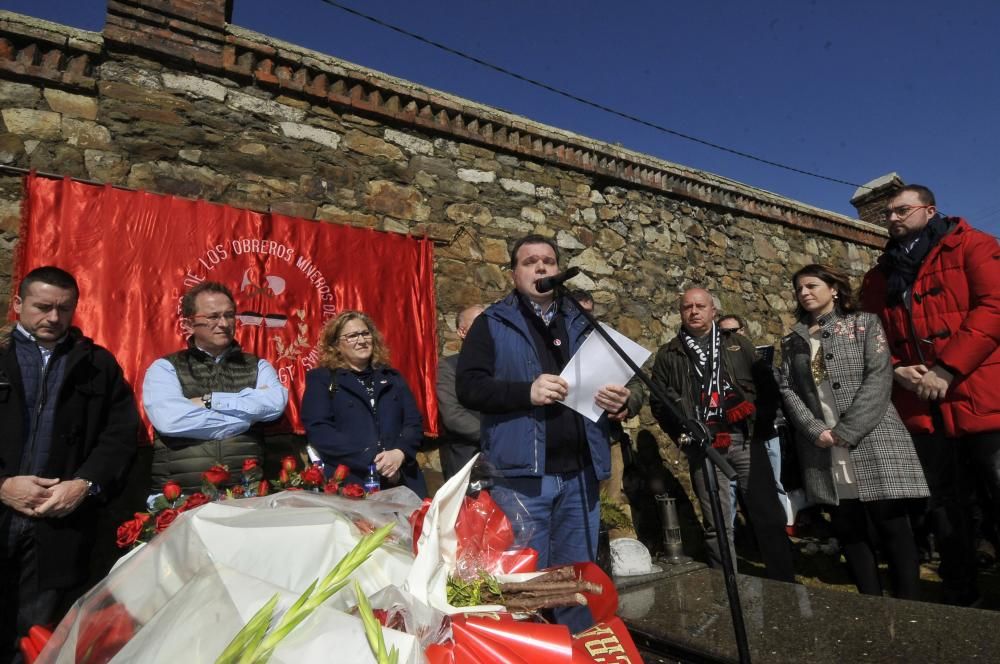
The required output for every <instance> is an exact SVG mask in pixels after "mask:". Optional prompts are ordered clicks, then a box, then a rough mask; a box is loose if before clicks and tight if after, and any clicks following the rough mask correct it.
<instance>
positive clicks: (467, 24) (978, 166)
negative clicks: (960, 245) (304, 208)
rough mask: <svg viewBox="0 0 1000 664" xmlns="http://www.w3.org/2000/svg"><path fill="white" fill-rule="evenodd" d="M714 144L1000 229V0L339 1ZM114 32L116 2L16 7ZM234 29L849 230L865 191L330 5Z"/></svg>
mask: <svg viewBox="0 0 1000 664" xmlns="http://www.w3.org/2000/svg"><path fill="white" fill-rule="evenodd" d="M338 2H342V3H343V4H345V5H348V6H350V7H353V8H355V9H358V10H360V11H363V12H365V13H368V14H372V15H374V16H377V17H378V18H380V19H382V20H384V21H386V22H389V23H393V24H396V25H398V26H400V27H403V28H405V29H407V30H410V31H412V32H416V33H419V34H421V35H423V36H425V37H427V38H429V39H433V40H435V41H439V42H442V43H444V44H447V45H448V46H451V47H452V48H455V49H458V50H462V51H466V52H468V53H470V54H472V55H475V56H477V57H479V58H482V59H484V60H487V61H490V62H493V63H496V64H498V65H500V66H503V67H505V68H507V69H511V70H513V71H516V72H518V73H521V74H523V75H525V76H528V77H530V78H535V79H538V80H541V81H543V82H545V83H547V84H549V85H552V86H554V87H558V88H562V89H565V90H567V91H570V92H572V93H574V94H576V95H578V96H581V97H585V98H588V99H592V100H594V101H596V102H599V103H601V104H604V105H606V106H610V107H612V108H616V109H619V110H621V111H623V112H626V113H629V114H631V115H636V116H639V117H641V118H644V119H647V120H649V121H651V122H654V123H656V124H659V125H663V126H666V127H669V128H671V129H675V130H677V131H680V132H683V133H685V134H689V135H693V136H697V137H699V138H702V139H705V140H707V141H711V142H713V143H717V144H721V145H725V146H727V147H731V148H733V149H736V150H740V151H743V152H748V153H752V154H755V155H758V156H760V157H763V158H765V159H768V160H771V161H776V162H781V163H784V164H788V165H790V166H794V167H796V168H800V169H803V170H807V171H814V172H817V173H821V174H824V175H828V176H830V177H833V178H836V179H840V180H846V181H849V182H854V183H859V184H860V183H864V182H867V181H869V180H871V179H873V178H875V177H878V176H881V175H884V174H886V173H888V172H891V171H896V172H898V173H899V174H900V176H901V177H902V178H903V179H904V180H906V181H907V182H915V183H921V184H926V185H927V186H929V187H931V188H932V189H933V190H934V191H935V193H936V194H937V198H938V204H939V207H940V208H941V209H942V210H943V211H944V212H946V213H948V214H957V215H961V216H965V217H966V218H968V219H969V221H970V222H972V223H973V224H974V225H976V226H979V227H980V228H984V229H987V230H990V231H991V232H993V233H994V234H1000V130H998V123H1000V120H998V119H1000V39H998V37H997V35H1000V3H998V2H994V1H992V0H953V1H951V2H930V1H928V0H912V1H910V2H871V1H865V0H838V1H833V0H812V1H809V0H760V1H758V2H741V1H738V0H726V1H723V0H701V1H699V2H689V1H686V2H679V1H676V0H641V1H633V2H629V1H627V0H622V1H619V2H607V1H591V0H573V1H570V0H535V1H534V2H527V1H525V0H503V1H498V0H474V1H473V2H456V1H454V0H451V1H446V0H423V1H421V2H413V1H412V0H409V1H403V0H381V1H375V0H373V1H369V2H361V1H360V0H338ZM0 7H2V8H4V9H10V10H12V11H17V12H21V13H26V14H30V15H33V16H38V17H41V18H47V19H49V20H53V21H57V22H61V23H66V24H69V25H74V26H77V27H81V28H85V29H90V30H100V29H101V28H102V26H103V22H104V3H103V2H102V1H101V0H85V1H83V0H0ZM233 22H234V23H235V24H237V25H240V26H242V27H246V28H249V29H252V30H256V31H258V32H262V33H265V34H268V35H272V36H275V37H278V38H280V39H284V40H286V41H289V42H293V43H296V44H299V45H302V46H306V47H309V48H313V49H316V50H318V51H322V52H324V53H328V54H331V55H334V56H337V57H341V58H344V59H346V60H349V61H352V62H356V63H358V64H361V65H364V66H367V67H371V68H374V69H378V70H381V71H384V72H387V73H390V74H393V75H395V76H399V77H402V78H406V79H409V80H411V81H414V82H416V83H420V84H423V85H427V86H430V87H434V88H438V89H441V90H445V91H447V92H451V93H454V94H458V95H461V96H464V97H467V98H469V99H473V100H476V101H478V102H482V103H486V104H490V105H493V106H497V107H500V108H503V109H506V110H508V111H512V112H515V113H518V114H520V115H524V116H527V117H530V118H532V119H535V120H538V121H540V122H544V123H547V124H551V125H555V126H558V127H562V128H565V129H568V130H570V131H574V132H577V133H581V134H584V135H587V136H592V137H594V138H598V139H602V140H606V141H610V142H617V143H621V144H622V145H624V146H625V147H628V148H631V149H634V150H638V151H641V152H645V153H648V154H652V155H655V156H658V157H661V158H664V159H667V160H670V161H673V162H677V163H681V164H684V165H687V166H691V167H695V168H700V169H704V170H707V171H711V172H714V173H718V174H720V175H723V176H726V177H729V178H733V179H736V180H740V181H742V182H745V183H747V184H750V185H753V186H756V187H761V188H763V189H767V190H770V191H774V192H776V193H779V194H782V195H784V196H788V197H790V198H794V199H797V200H800V201H803V202H805V203H808V204H811V205H816V206H818V207H822V208H826V209H828V210H833V211H836V212H841V213H844V214H849V215H853V214H854V209H853V207H851V205H850V202H849V200H850V198H851V196H852V194H853V193H854V188H853V187H851V186H847V185H843V184H836V183H832V182H826V181H823V180H819V179H815V178H811V177H807V176H803V175H799V174H796V173H791V172H788V171H783V170H780V169H776V168H774V167H771V166H766V165H764V164H759V163H756V162H753V161H749V160H746V159H742V158H739V157H736V156H733V155H729V154H726V153H723V152H719V151H717V150H713V149H710V148H708V147H705V146H702V145H698V144H695V143H691V142H688V141H684V140H682V139H679V138H677V137H674V136H670V135H667V134H663V133H661V132H657V131H655V130H653V129H649V128H646V127H642V126H639V125H636V124H633V123H630V122H628V121H627V120H624V119H621V118H617V117H614V116H611V115H608V114H606V113H603V112H601V111H598V110H595V109H592V108H588V107H585V106H582V105H580V104H578V103H576V102H573V101H570V100H567V99H564V98H561V97H558V96H556V95H553V94H552V93H550V92H546V91H543V90H539V89H537V88H534V87H532V86H530V85H528V84H526V83H523V82H520V81H516V80H513V79H510V78H508V77H505V76H503V75H501V74H499V73H496V72H492V71H489V70H485V69H483V68H482V67H480V66H478V65H475V64H473V63H470V62H466V61H463V60H460V59H458V58H456V57H455V56H453V55H449V54H446V53H443V52H441V51H439V50H436V49H434V48H432V47H430V46H428V45H425V44H421V43H419V42H417V41H414V40H412V39H410V38H408V37H405V36H403V35H399V34H397V33H395V32H392V31H390V30H387V29H386V28H383V27H379V26H376V25H373V24H371V23H369V22H367V21H364V20H362V19H360V18H357V17H355V16H352V15H350V14H347V13H345V12H343V11H341V10H339V9H337V8H335V7H332V6H330V5H328V4H324V3H323V2H322V0H281V2H276V1H275V0H235V13H234V18H233Z"/></svg>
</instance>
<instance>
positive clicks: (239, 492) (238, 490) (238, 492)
mask: <svg viewBox="0 0 1000 664" xmlns="http://www.w3.org/2000/svg"><path fill="white" fill-rule="evenodd" d="M231 491H232V492H233V498H242V497H243V485H242V484H237V485H236V486H234V487H233V488H232V489H231Z"/></svg>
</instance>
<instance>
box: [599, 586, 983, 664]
mask: <svg viewBox="0 0 1000 664" xmlns="http://www.w3.org/2000/svg"><path fill="white" fill-rule="evenodd" d="M738 584H739V588H740V599H741V602H742V605H743V615H744V620H745V622H746V628H747V634H748V638H749V643H750V653H751V656H752V659H753V660H754V661H756V662H790V663H791V662H794V663H796V664H798V663H800V662H810V664H822V663H830V664H840V663H842V662H907V663H914V662H934V663H941V664H949V663H952V662H954V663H956V664H958V663H959V662H961V663H965V662H1000V613H997V612H993V611H982V610H978V609H965V608H956V607H950V606H944V605H941V604H931V603H925V602H912V601H905V600H895V599H890V598H882V597H870V596H865V595H858V594H855V593H847V592H843V591H835V590H828V589H824V588H808V587H806V586H802V585H796V584H790V583H781V582H779V581H770V580H768V579H761V578H757V577H750V576H744V575H739V576H738ZM618 602H619V604H618V606H619V608H618V615H619V616H620V617H621V618H622V620H623V621H624V622H625V624H626V625H627V626H628V628H629V631H630V632H631V633H632V635H633V638H635V640H636V644H637V645H638V646H639V647H640V648H641V649H642V650H643V651H644V654H646V653H655V654H660V655H664V656H667V657H668V659H665V660H662V661H668V660H669V661H675V659H671V657H673V658H676V660H677V661H704V662H713V661H737V659H738V653H737V649H736V642H735V638H734V636H733V627H732V621H731V618H730V613H729V606H728V603H727V601H726V590H725V582H724V580H723V577H722V574H721V573H719V572H718V571H716V570H711V569H706V568H702V569H698V570H695V571H691V572H689V573H684V574H675V575H670V576H665V577H663V578H659V579H655V580H651V581H649V582H647V583H640V584H637V585H630V586H628V587H624V588H622V587H620V588H619V600H618ZM647 661H657V660H651V659H650V660H647Z"/></svg>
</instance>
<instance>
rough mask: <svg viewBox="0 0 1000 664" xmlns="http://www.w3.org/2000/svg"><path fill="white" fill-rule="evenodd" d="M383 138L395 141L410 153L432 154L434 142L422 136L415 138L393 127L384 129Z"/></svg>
mask: <svg viewBox="0 0 1000 664" xmlns="http://www.w3.org/2000/svg"><path fill="white" fill-rule="evenodd" d="M385 140H387V141H389V142H390V143H395V144H396V145H398V146H400V147H401V148H403V149H404V150H406V151H407V152H410V153H412V154H425V155H432V154H434V143H432V142H431V141H428V140H425V139H423V138H417V137H416V136H413V135H411V134H406V133H404V132H401V131H396V130H395V129H386V130H385Z"/></svg>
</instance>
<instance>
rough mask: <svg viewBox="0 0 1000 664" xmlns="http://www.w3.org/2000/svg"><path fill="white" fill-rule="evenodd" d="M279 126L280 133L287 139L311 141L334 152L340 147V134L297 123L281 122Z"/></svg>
mask: <svg viewBox="0 0 1000 664" xmlns="http://www.w3.org/2000/svg"><path fill="white" fill-rule="evenodd" d="M280 126H281V132H282V133H283V134H284V135H285V136H287V137H289V138H295V139H300V140H306V141H312V142H313V143H318V144H319V145H322V146H325V147H328V148H330V149H331V150H336V149H337V147H338V146H339V145H340V141H341V136H340V134H338V133H337V132H335V131H330V130H329V129H320V128H319V127H313V126H311V125H307V124H301V123H298V122H282V123H281V125H280Z"/></svg>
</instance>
